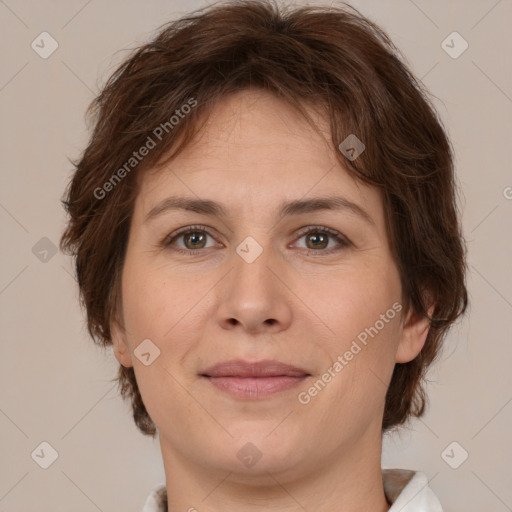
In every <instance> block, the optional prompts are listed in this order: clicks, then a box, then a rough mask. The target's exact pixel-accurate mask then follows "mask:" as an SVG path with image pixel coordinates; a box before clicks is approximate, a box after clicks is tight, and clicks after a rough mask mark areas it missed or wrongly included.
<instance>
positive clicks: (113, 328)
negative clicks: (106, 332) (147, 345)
mask: <svg viewBox="0 0 512 512" xmlns="http://www.w3.org/2000/svg"><path fill="white" fill-rule="evenodd" d="M110 336H111V338H112V348H113V350H114V355H115V356H116V359H117V360H118V361H119V363H120V364H122V365H123V366H125V367H127V368H129V367H130V366H133V362H132V357H131V351H130V346H129V344H128V341H127V337H126V331H125V328H124V326H123V325H121V323H120V322H119V321H118V320H117V319H113V320H112V322H111V324H110Z"/></svg>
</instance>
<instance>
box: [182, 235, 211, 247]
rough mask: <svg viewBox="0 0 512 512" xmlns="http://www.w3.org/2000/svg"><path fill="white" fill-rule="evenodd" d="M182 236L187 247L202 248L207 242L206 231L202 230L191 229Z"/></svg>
mask: <svg viewBox="0 0 512 512" xmlns="http://www.w3.org/2000/svg"><path fill="white" fill-rule="evenodd" d="M182 236H183V242H184V244H185V247H186V248H187V249H190V250H194V249H202V248H203V247H204V246H205V244H206V233H204V232H202V231H189V232H188V233H185V234H184V235H182Z"/></svg>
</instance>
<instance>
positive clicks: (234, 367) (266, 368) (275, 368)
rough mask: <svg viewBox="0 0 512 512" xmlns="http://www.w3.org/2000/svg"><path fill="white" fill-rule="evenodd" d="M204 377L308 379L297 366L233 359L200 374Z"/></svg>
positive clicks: (269, 361)
mask: <svg viewBox="0 0 512 512" xmlns="http://www.w3.org/2000/svg"><path fill="white" fill-rule="evenodd" d="M200 375H201V376H203V377H239V378H244V377H253V378H254V377H307V376H308V375H310V373H308V372H307V371H306V370H304V369H302V368H297V367H295V366H292V365H289V364H285V363H281V362H280V361H274V360H270V359H265V360H263V361H254V362H250V361H244V360H242V359H233V360H230V361H224V362H222V363H218V364H215V365H214V366H211V367H209V368H207V369H206V370H204V371H201V372H200Z"/></svg>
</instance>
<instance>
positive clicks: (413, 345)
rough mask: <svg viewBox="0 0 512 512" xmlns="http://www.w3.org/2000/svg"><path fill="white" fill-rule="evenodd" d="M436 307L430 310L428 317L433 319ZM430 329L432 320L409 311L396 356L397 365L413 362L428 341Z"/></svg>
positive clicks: (411, 310) (431, 307)
mask: <svg viewBox="0 0 512 512" xmlns="http://www.w3.org/2000/svg"><path fill="white" fill-rule="evenodd" d="M433 313H434V306H433V305H432V306H430V307H429V308H428V316H429V317H432V314H433ZM429 329H430V320H429V319H428V318H426V317H424V316H420V315H419V314H418V313H416V312H415V311H413V309H412V307H411V308H410V309H409V312H408V314H407V318H406V320H405V322H404V324H403V328H402V334H401V336H400V341H399V344H398V348H397V351H396V355H395V362H396V363H408V362H409V361H412V360H413V359H414V358H415V357H416V356H417V355H418V354H419V353H420V352H421V349H422V348H423V346H424V345H425V341H426V340H427V335H428V331H429Z"/></svg>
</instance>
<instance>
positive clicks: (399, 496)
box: [142, 469, 443, 512]
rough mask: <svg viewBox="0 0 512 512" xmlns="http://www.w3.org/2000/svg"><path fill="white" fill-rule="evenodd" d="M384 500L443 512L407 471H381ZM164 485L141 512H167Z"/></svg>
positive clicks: (404, 510) (420, 477)
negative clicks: (164, 504)
mask: <svg viewBox="0 0 512 512" xmlns="http://www.w3.org/2000/svg"><path fill="white" fill-rule="evenodd" d="M382 481H383V484H384V493H385V494H386V498H387V499H388V501H389V502H390V503H391V504H392V505H391V508H390V509H389V511H388V512H443V509H442V508H441V504H440V503H439V500H438V499H437V496H436V495H435V494H434V491H432V489H430V487H429V485H428V478H427V475H425V473H422V472H420V471H412V470H409V469H383V470H382ZM164 496H165V485H162V484H160V485H158V486H156V487H154V488H153V489H152V490H151V493H150V494H149V496H148V497H147V498H146V502H145V503H144V507H143V509H142V512H167V510H165V509H164V508H163V505H162V503H163V497H164Z"/></svg>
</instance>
